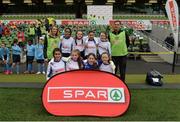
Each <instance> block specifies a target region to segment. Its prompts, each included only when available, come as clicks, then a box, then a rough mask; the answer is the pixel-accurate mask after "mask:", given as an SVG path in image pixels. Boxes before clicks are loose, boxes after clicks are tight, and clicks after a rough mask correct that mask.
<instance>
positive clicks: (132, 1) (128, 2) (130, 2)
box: [125, 0, 136, 5]
mask: <svg viewBox="0 0 180 122" xmlns="http://www.w3.org/2000/svg"><path fill="white" fill-rule="evenodd" d="M135 2H136V0H127V3H125V5H132V3H135Z"/></svg>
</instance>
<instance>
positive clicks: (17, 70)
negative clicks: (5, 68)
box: [16, 62, 19, 74]
mask: <svg viewBox="0 0 180 122" xmlns="http://www.w3.org/2000/svg"><path fill="white" fill-rule="evenodd" d="M16 73H17V74H19V62H18V63H17V64H16Z"/></svg>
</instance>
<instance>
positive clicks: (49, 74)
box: [46, 62, 52, 80]
mask: <svg viewBox="0 0 180 122" xmlns="http://www.w3.org/2000/svg"><path fill="white" fill-rule="evenodd" d="M51 76H52V68H51V64H50V62H49V64H48V67H47V72H46V80H49V79H50V77H51Z"/></svg>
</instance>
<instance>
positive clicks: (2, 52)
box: [0, 47, 9, 61]
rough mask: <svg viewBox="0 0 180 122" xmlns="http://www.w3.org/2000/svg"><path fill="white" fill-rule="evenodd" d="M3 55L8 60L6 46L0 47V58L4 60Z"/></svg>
mask: <svg viewBox="0 0 180 122" xmlns="http://www.w3.org/2000/svg"><path fill="white" fill-rule="evenodd" d="M5 55H7V61H9V49H8V48H7V47H5V48H0V59H1V60H4V56H5Z"/></svg>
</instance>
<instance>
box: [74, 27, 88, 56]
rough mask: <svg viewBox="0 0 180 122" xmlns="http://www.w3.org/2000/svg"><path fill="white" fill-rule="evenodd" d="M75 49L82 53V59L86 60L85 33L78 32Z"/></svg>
mask: <svg viewBox="0 0 180 122" xmlns="http://www.w3.org/2000/svg"><path fill="white" fill-rule="evenodd" d="M73 49H78V50H79V51H80V53H81V57H82V58H83V59H84V58H85V57H84V49H85V41H84V39H83V32H82V31H80V30H79V31H77V32H76V37H75V38H74V42H73Z"/></svg>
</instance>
